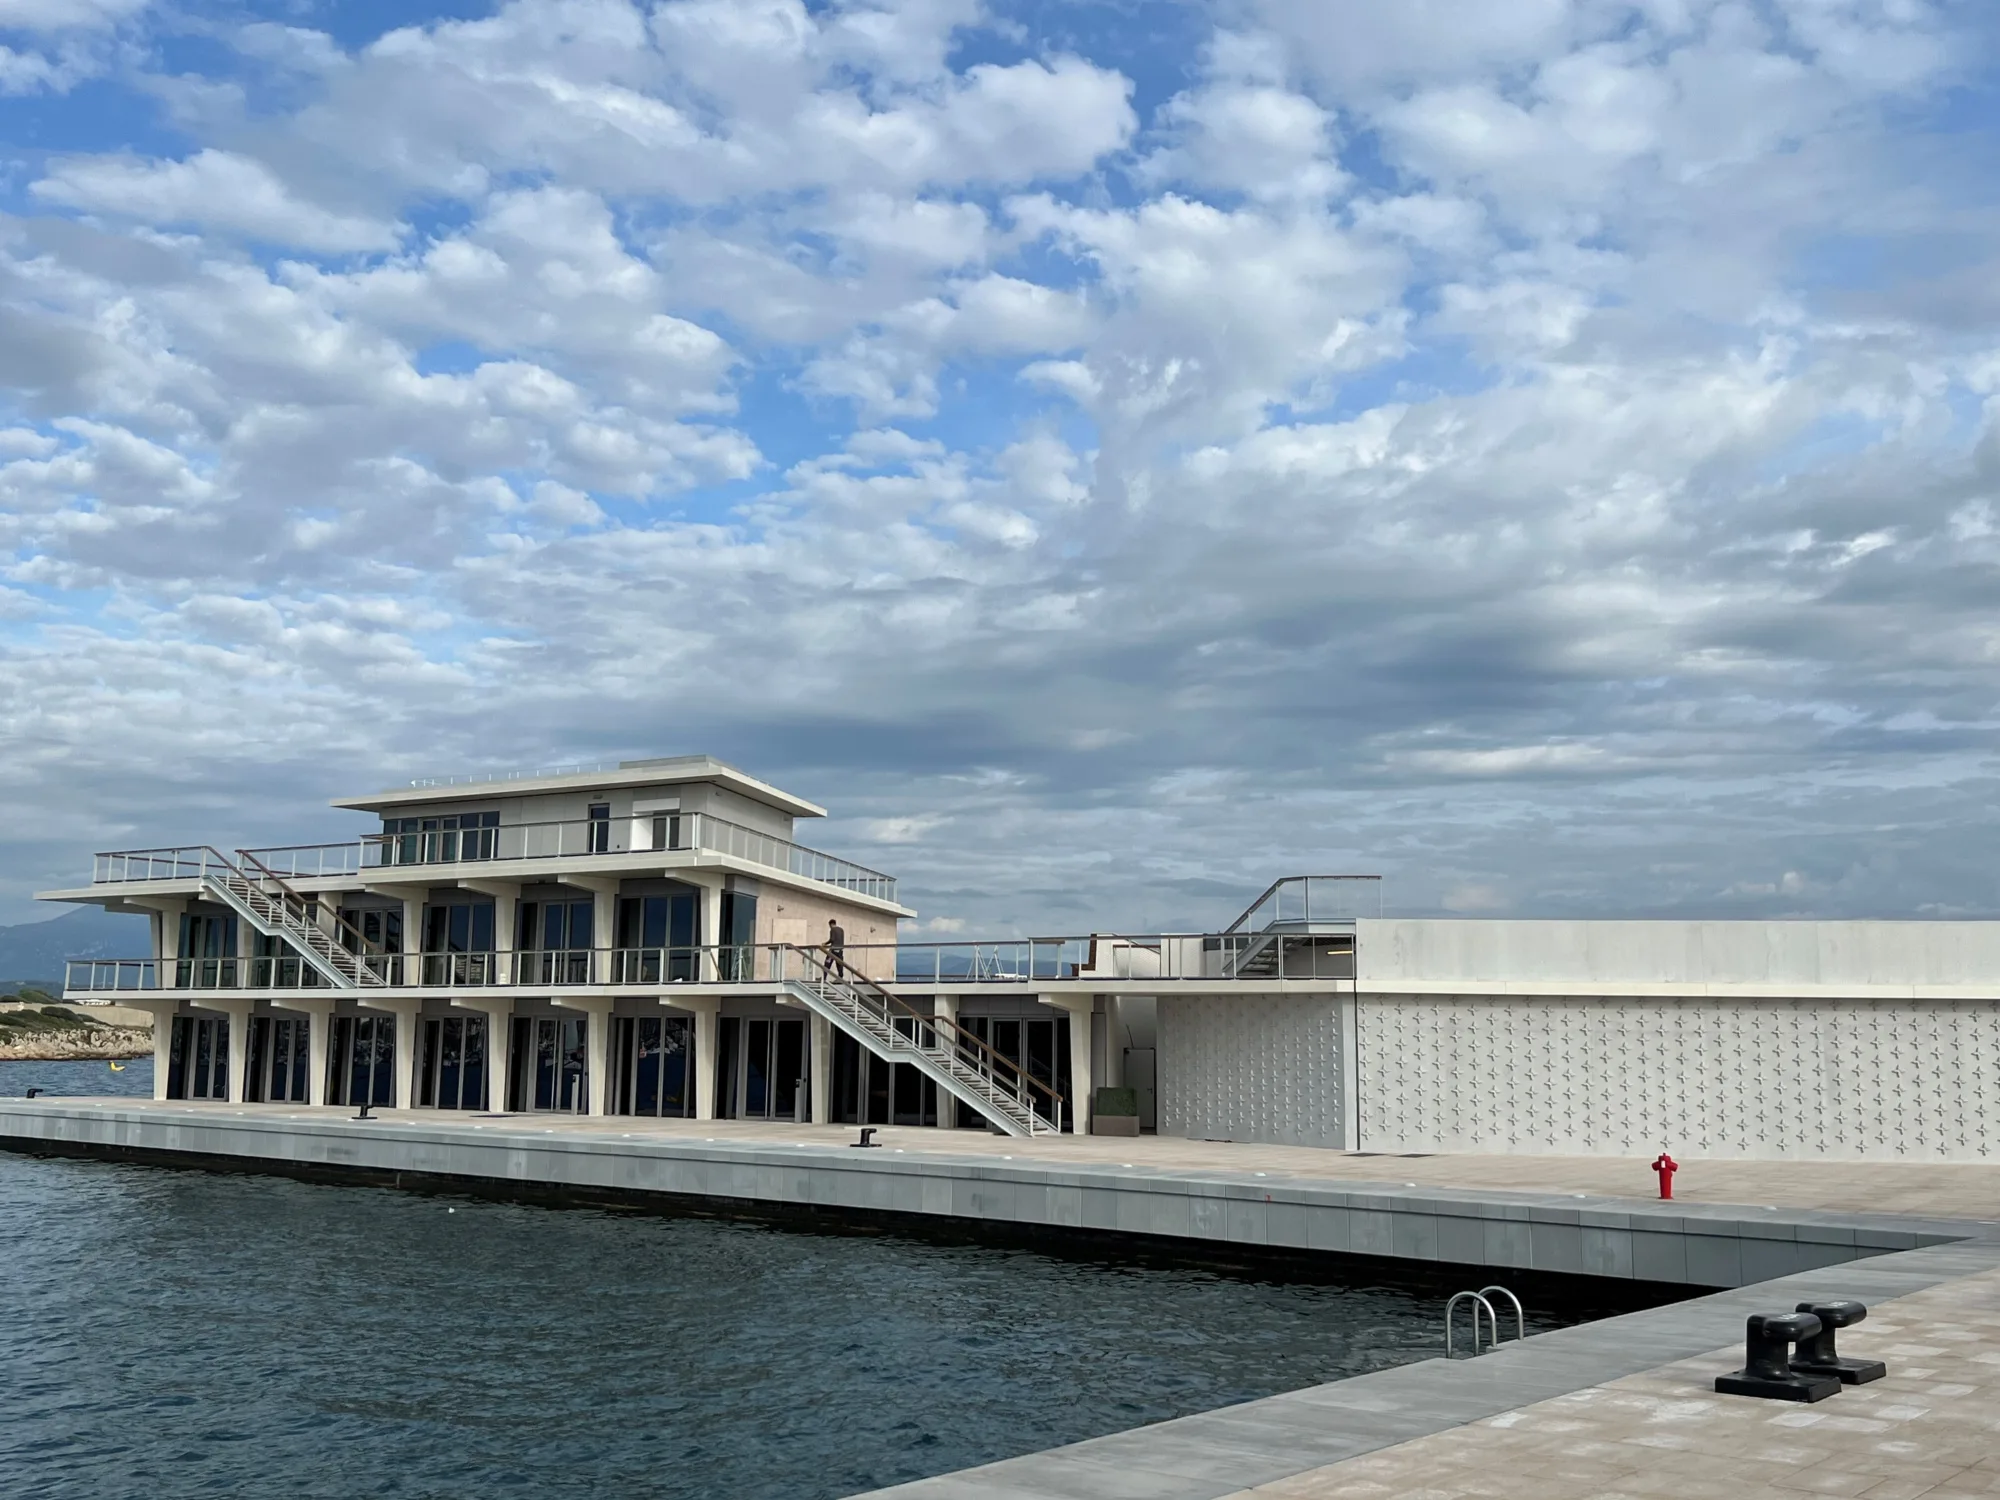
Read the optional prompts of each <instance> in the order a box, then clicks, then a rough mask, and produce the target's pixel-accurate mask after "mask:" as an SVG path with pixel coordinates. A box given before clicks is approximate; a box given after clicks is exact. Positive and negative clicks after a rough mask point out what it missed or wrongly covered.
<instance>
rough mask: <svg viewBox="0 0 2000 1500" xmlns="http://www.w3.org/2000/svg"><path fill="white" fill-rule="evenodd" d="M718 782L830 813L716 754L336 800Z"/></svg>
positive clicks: (793, 810) (775, 803) (429, 780)
mask: <svg viewBox="0 0 2000 1500" xmlns="http://www.w3.org/2000/svg"><path fill="white" fill-rule="evenodd" d="M702 781H706V782H713V783H714V784H715V785H717V786H725V787H728V788H729V790H731V791H732V792H735V793H737V794H738V795H739V796H744V797H748V798H750V799H751V800H752V801H754V802H761V803H763V804H764V805H765V806H766V807H775V808H776V809H778V811H780V812H784V813H789V814H790V815H791V816H793V817H795V818H823V817H825V816H826V809H825V808H823V807H821V806H819V805H818V804H817V803H814V802H808V801H806V800H805V798H803V797H794V796H793V795H792V794H791V793H790V792H783V791H780V790H778V788H776V787H774V786H772V785H771V784H770V783H769V782H767V781H759V780H758V779H757V778H756V777H754V776H751V775H748V774H746V773H745V772H742V771H739V770H737V769H736V767H734V766H732V765H730V764H729V763H728V762H727V761H720V760H717V759H716V758H715V757H714V756H712V755H667V756H661V757H659V758H658V759H655V760H621V761H619V762H618V764H617V765H615V766H598V767H594V768H591V769H589V770H574V771H571V770H564V771H548V772H543V771H528V772H511V771H500V772H494V773H492V774H490V775H470V776H438V777H425V778H423V779H421V780H419V781H413V782H410V783H408V784H406V785H403V786H399V787H390V788H388V789H387V790H385V791H380V792H374V793H371V794H369V795H367V796H364V797H336V798H334V799H333V804H332V805H333V806H335V807H345V808H352V809H354V810H355V811H357V812H383V811H386V810H388V809H390V808H395V807H411V806H415V805H419V804H422V803H428V802H466V801H471V800H476V799H478V798H482V797H525V796H532V795H534V794H535V793H537V792H566V791H595V790H597V789H599V788H604V789H606V790H609V789H610V788H612V787H639V786H684V785H687V784H689V783H691V782H702Z"/></svg>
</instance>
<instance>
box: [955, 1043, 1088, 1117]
mask: <svg viewBox="0 0 2000 1500" xmlns="http://www.w3.org/2000/svg"><path fill="white" fill-rule="evenodd" d="M959 1024H960V1025H962V1026H964V1027H965V1029H966V1030H967V1031H969V1032H971V1033H972V1034H973V1035H974V1036H976V1037H978V1038H979V1039H980V1040H981V1041H984V1042H986V1043H987V1044H988V1045H989V1046H991V1047H992V1049H993V1050H994V1051H995V1052H997V1053H999V1054H1000V1056H1002V1057H1003V1058H1005V1059H1006V1060H1007V1061H1008V1062H1010V1063H1012V1064H1014V1066H1015V1067H1017V1068H1019V1069H1021V1070H1022V1071H1023V1072H1025V1073H1026V1074H1027V1075H1028V1076H1029V1077H1030V1078H1033V1079H1035V1080H1036V1081H1038V1082H1040V1083H1042V1084H1045V1085H1046V1086H1048V1087H1049V1088H1052V1089H1055V1090H1056V1091H1058V1092H1060V1093H1065V1094H1066V1093H1067V1091H1068V1088H1069V1018H1068V1017H1067V1016H1061V1017H1055V1018H1052V1019H1044V1018H1042V1017H1040V1016H966V1017H963V1018H962V1019H961V1020H960V1023H959ZM985 1071H986V1072H988V1073H993V1072H998V1073H999V1075H1000V1081H1001V1082H1002V1083H1004V1084H1008V1085H1012V1084H1013V1083H1015V1082H1017V1081H1018V1080H1017V1079H1016V1078H1015V1076H1014V1074H1013V1073H1012V1072H1010V1071H1009V1070H1007V1069H1005V1068H998V1069H995V1068H993V1067H991V1066H990V1065H989V1066H987V1067H986V1068H985ZM1027 1092H1028V1097H1029V1102H1030V1103H1031V1104H1032V1105H1033V1106H1034V1109H1035V1112H1036V1113H1037V1114H1039V1115H1041V1116H1042V1117H1043V1118H1044V1119H1049V1116H1050V1113H1051V1111H1053V1109H1054V1108H1055V1105H1054V1101H1053V1100H1051V1099H1050V1098H1049V1096H1048V1095H1047V1094H1045V1093H1043V1092H1041V1090H1039V1089H1029V1090H1028V1091H1027ZM958 1122H959V1124H961V1125H965V1124H981V1123H984V1122H983V1121H981V1120H980V1117H979V1116H978V1115H977V1114H976V1113H975V1112H974V1111H972V1110H970V1109H967V1108H965V1107H964V1106H962V1105H961V1106H960V1107H959V1113H958ZM1049 1123H1050V1124H1054V1123H1055V1122H1054V1121H1053V1120H1049ZM1062 1124H1063V1128H1064V1129H1065V1130H1073V1129H1075V1124H1076V1117H1075V1113H1074V1111H1073V1109H1072V1108H1071V1107H1070V1105H1069V1103H1068V1101H1067V1100H1065V1101H1064V1105H1063V1121H1062Z"/></svg>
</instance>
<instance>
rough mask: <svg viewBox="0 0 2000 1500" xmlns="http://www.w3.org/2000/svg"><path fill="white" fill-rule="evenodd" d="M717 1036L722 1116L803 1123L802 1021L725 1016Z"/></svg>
mask: <svg viewBox="0 0 2000 1500" xmlns="http://www.w3.org/2000/svg"><path fill="white" fill-rule="evenodd" d="M721 1032H722V1037H721V1041H722V1049H721V1050H722V1056H723V1071H724V1078H723V1092H724V1095H725V1102H724V1108H723V1111H722V1113H723V1115H724V1117H725V1118H727V1119H736V1120H803V1119H805V1118H806V1115H807V1113H808V1108H809V1100H808V1098H807V1084H806V1077H805V1071H806V1023H805V1022H804V1021H803V1020H791V1019H788V1018H784V1017H780V1018H778V1019H775V1020H766V1019H763V1018H762V1017H749V1018H738V1017H735V1016H725V1017H724V1018H723V1021H722V1027H721Z"/></svg>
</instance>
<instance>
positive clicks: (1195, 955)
mask: <svg viewBox="0 0 2000 1500" xmlns="http://www.w3.org/2000/svg"><path fill="white" fill-rule="evenodd" d="M1257 937H1258V939H1259V942H1260V944H1261V945H1262V946H1261V949H1260V951H1261V953H1262V955H1264V956H1266V957H1268V958H1269V959H1270V960H1271V969H1272V972H1271V973H1269V974H1262V975H1260V974H1257V973H1255V972H1254V971H1253V970H1252V969H1251V968H1249V967H1248V960H1251V959H1254V958H1255V957H1257V956H1258V955H1256V954H1251V953H1249V952H1248V950H1247V949H1246V948H1245V947H1244V946H1243V945H1244V944H1245V943H1247V942H1248V941H1249V939H1250V935H1249V934H1242V933H1213V932H1210V933H1201V932H1168V933H1156V934H1151V935H1147V936H1144V937H1129V936H1123V935H1120V936H1115V937H1114V936H1112V935H1110V934H1106V933H1091V934H1088V935H1083V934H1078V935H1075V936H1067V937H1024V938H1001V939H998V940H990V939H959V940H957V941H952V942H933V943H894V944H891V943H849V944H848V945H847V953H848V955H849V956H850V958H851V957H854V956H855V955H858V954H870V953H884V952H893V953H894V954H895V974H896V980H897V982H898V983H902V984H925V983H929V984H936V985H941V986H949V985H957V984H967V985H989V984H1014V985H1022V986H1031V985H1033V984H1035V983H1038V982H1040V981H1044V980H1085V979H1089V980H1096V979H1102V980H1104V981H1106V982H1108V983H1128V982H1136V981H1141V980H1143V981H1147V982H1152V981H1155V980H1158V981H1161V982H1167V983H1180V982H1185V981H1190V980H1211V979H1237V978H1277V979H1322V980H1352V979H1354V978H1355V962H1356V960H1355V946H1354V940H1353V937H1352V935H1351V933H1349V932H1348V931H1347V930H1346V929H1345V928H1342V929H1340V930H1338V931H1317V932H1309V933H1293V932H1277V933H1272V934H1269V935H1268V936H1265V935H1262V934H1259V935H1257ZM1120 945H1122V946H1120ZM1107 947H1108V948H1109V952H1110V955H1111V957H1112V962H1111V963H1110V964H1109V965H1107V966H1105V967H1100V965H1104V963H1105V950H1106V948H1107ZM1121 951H1127V952H1133V953H1142V954H1145V955H1146V964H1147V967H1149V968H1150V969H1151V970H1152V972H1146V973H1140V972H1131V971H1130V970H1129V968H1128V970H1127V971H1126V972H1120V971H1119V970H1120V965H1119V964H1118V963H1117V962H1116V955H1117V954H1118V953H1119V952H1121Z"/></svg>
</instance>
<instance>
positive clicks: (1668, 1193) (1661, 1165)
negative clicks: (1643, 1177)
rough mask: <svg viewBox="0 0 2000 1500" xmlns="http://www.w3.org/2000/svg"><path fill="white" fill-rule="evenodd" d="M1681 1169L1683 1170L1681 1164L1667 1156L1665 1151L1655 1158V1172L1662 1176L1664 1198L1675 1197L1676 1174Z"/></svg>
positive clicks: (1661, 1185) (1661, 1186)
mask: <svg viewBox="0 0 2000 1500" xmlns="http://www.w3.org/2000/svg"><path fill="white" fill-rule="evenodd" d="M1680 1169H1681V1164H1680V1163H1679V1162H1677V1161H1675V1160H1674V1159H1673V1158H1672V1157H1671V1156H1669V1155H1667V1153H1666V1152H1664V1151H1662V1152H1661V1153H1660V1154H1659V1155H1658V1156H1656V1157H1655V1158H1653V1170H1654V1171H1655V1172H1658V1173H1659V1174H1660V1196H1661V1197H1662V1198H1671V1197H1673V1195H1674V1173H1676V1172H1678V1171H1679V1170H1680Z"/></svg>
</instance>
